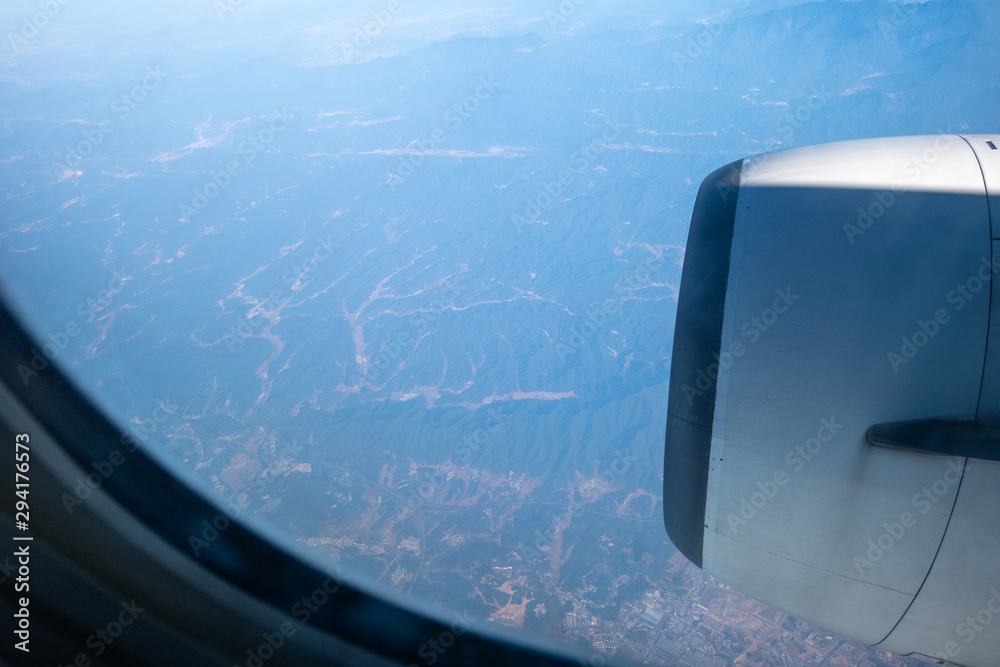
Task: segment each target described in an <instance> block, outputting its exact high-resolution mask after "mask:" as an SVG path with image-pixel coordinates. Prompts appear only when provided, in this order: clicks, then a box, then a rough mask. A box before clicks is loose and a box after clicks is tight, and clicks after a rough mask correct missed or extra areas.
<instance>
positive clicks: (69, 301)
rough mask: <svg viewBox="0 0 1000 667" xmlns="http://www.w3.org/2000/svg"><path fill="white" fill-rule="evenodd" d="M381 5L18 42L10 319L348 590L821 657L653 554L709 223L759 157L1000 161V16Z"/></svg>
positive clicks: (685, 646) (257, 11)
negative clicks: (681, 325)
mask: <svg viewBox="0 0 1000 667" xmlns="http://www.w3.org/2000/svg"><path fill="white" fill-rule="evenodd" d="M220 1H221V0H220ZM391 5H392V3H386V4H384V5H378V4H372V5H371V7H370V8H366V9H363V10H362V9H359V10H358V11H356V12H350V11H347V10H331V9H324V8H322V7H318V6H317V3H306V2H302V3H293V4H291V5H289V6H288V7H287V8H286V9H285V10H283V11H277V10H272V11H265V10H264V9H263V8H262V7H258V6H252V4H251V3H250V2H246V3H245V6H244V5H241V4H240V3H230V5H227V6H229V7H230V9H232V10H233V11H232V12H228V11H227V12H224V13H223V15H222V16H221V18H220V17H219V16H218V15H217V14H216V12H215V11H214V9H213V5H212V4H211V3H207V2H205V3H201V4H200V5H198V7H197V8H195V5H194V4H193V3H192V4H190V5H189V4H187V3H182V4H180V5H178V6H177V8H175V9H169V10H168V9H162V10H156V12H157V13H156V14H151V15H150V17H149V18H148V20H145V19H142V18H141V17H140V16H137V15H136V12H137V11H138V10H130V9H128V8H127V7H126V6H122V5H120V4H118V3H114V4H112V5H111V6H110V7H111V8H107V9H102V10H99V11H97V12H96V13H95V14H94V15H89V14H87V13H86V12H84V11H82V9H81V8H78V7H75V5H67V6H66V7H65V8H64V9H63V10H61V11H62V13H60V14H58V15H56V16H55V17H53V18H52V22H51V26H49V27H47V28H46V29H42V30H40V31H39V34H38V35H37V36H36V37H33V38H31V39H30V40H27V44H26V45H25V46H23V48H22V49H21V50H19V51H18V52H16V53H15V52H14V51H13V49H12V47H11V45H10V43H8V45H7V47H6V48H7V50H6V51H4V53H3V57H2V59H0V64H2V65H3V67H2V69H0V114H2V117H3V119H4V125H3V129H2V141H3V145H4V151H3V153H2V155H0V176H2V178H0V198H2V201H3V204H2V216H3V217H2V226H0V257H2V260H0V275H2V278H3V283H4V286H5V287H6V289H7V290H8V291H9V292H10V294H11V296H12V297H13V299H14V300H15V301H16V302H17V303H18V304H19V305H20V307H21V308H22V310H23V312H24V314H25V315H26V316H27V318H28V319H29V321H30V322H31V325H32V327H33V329H34V331H35V332H36V333H37V335H38V336H39V338H40V340H47V341H49V342H51V343H53V344H54V345H57V346H58V345H60V344H61V343H65V348H64V349H61V350H59V352H58V353H57V354H56V355H55V358H56V360H57V363H59V364H61V365H62V366H64V367H66V368H68V369H71V371H72V372H73V374H74V375H75V376H76V377H78V378H79V382H80V384H81V385H82V386H84V387H86V388H87V389H88V391H90V392H92V393H93V395H94V396H95V397H98V398H99V400H100V401H101V402H102V404H103V405H105V406H107V409H108V410H109V411H110V412H111V413H113V414H114V415H116V416H117V417H119V418H120V419H121V420H122V421H123V422H124V423H129V424H136V423H141V422H142V420H148V419H150V418H151V416H152V415H153V414H154V410H155V409H156V408H157V407H158V406H159V407H161V408H162V409H163V410H165V411H166V413H168V415H169V416H168V417H167V418H166V419H164V420H162V421H159V422H153V423H154V426H152V427H151V428H152V430H153V432H152V433H151V434H149V435H148V442H149V445H150V446H151V447H153V448H155V449H156V450H157V451H160V452H162V453H164V455H165V458H166V460H168V461H170V462H172V465H176V466H177V468H178V469H180V470H183V471H184V473H183V474H184V475H185V476H186V477H187V478H189V479H191V480H196V481H197V483H198V484H201V485H203V486H204V487H205V488H214V489H215V490H216V491H217V492H218V493H219V494H220V495H221V497H222V498H225V499H228V500H234V501H236V502H238V503H240V504H241V505H242V506H244V507H246V508H248V511H249V512H250V513H252V514H255V515H257V516H258V517H261V518H263V519H266V520H267V521H269V522H271V523H273V524H274V525H276V526H278V527H279V528H280V529H281V530H282V531H284V532H285V533H286V534H287V535H288V537H289V539H290V540H296V541H300V542H304V543H306V544H307V545H308V546H310V547H313V548H315V549H316V550H318V551H319V552H320V553H322V554H324V555H329V556H330V557H332V558H335V559H338V560H342V561H345V562H346V564H347V565H349V566H350V567H352V568H354V570H355V571H357V572H363V573H365V574H367V575H371V576H372V577H374V578H379V579H381V580H382V581H384V582H387V583H388V585H391V586H394V587H396V588H398V589H401V590H407V591H411V592H412V593H413V594H414V595H415V596H419V597H420V598H422V599H430V600H432V601H435V602H440V603H442V604H443V605H445V606H446V607H447V608H449V609H453V610H467V611H469V612H470V613H472V614H473V615H475V616H476V617H478V618H489V619H490V620H493V621H495V622H500V623H502V624H507V625H515V626H518V627H522V626H523V627H526V628H528V629H531V630H535V631H539V632H543V633H545V634H548V635H552V636H558V637H561V638H565V639H568V640H569V641H573V642H576V641H577V640H582V641H585V642H590V643H594V642H595V641H596V640H594V637H595V636H598V635H601V633H610V635H609V636H614V637H617V643H618V649H617V651H618V654H619V655H624V656H627V657H633V658H636V659H641V660H644V661H649V662H656V661H663V660H668V659H670V660H680V659H681V657H682V656H688V657H690V656H692V655H694V654H696V653H699V652H701V653H704V652H705V649H704V648H697V646H698V644H692V643H691V641H692V637H693V636H694V635H693V633H695V632H696V631H698V632H700V633H701V634H702V635H703V634H705V633H708V635H709V636H711V637H712V638H713V639H712V640H711V643H712V645H713V646H714V648H712V649H711V651H710V652H712V653H714V656H715V657H717V658H718V659H720V660H723V661H727V660H728V661H731V660H733V659H735V658H736V657H737V656H739V655H741V654H743V653H744V652H745V651H747V650H749V648H750V646H751V644H752V643H753V639H754V638H755V637H754V631H751V630H748V629H747V628H748V627H749V626H747V625H746V619H747V618H748V617H749V616H750V615H753V616H754V617H755V618H763V619H765V620H762V621H760V623H761V624H763V625H762V626H761V627H765V626H766V628H767V630H766V631H767V632H768V633H770V634H768V635H767V636H769V637H772V638H776V639H780V641H776V642H773V643H772V644H766V643H759V644H758V645H756V647H755V648H754V653H753V654H747V655H745V656H744V659H745V660H746V661H747V662H746V664H775V660H776V659H777V658H776V657H775V656H777V655H779V654H780V653H781V652H783V651H790V649H788V646H800V645H801V646H803V647H804V646H805V644H804V643H802V638H804V637H806V636H808V635H809V633H810V632H813V631H814V630H811V629H809V628H806V627H804V626H803V625H802V624H799V623H797V622H796V621H794V620H792V619H787V620H786V618H785V617H784V616H783V615H781V614H779V613H778V612H774V611H773V610H766V609H765V608H763V606H762V605H756V603H752V602H749V601H746V602H744V601H743V600H742V598H741V597H740V596H739V595H738V594H736V593H734V592H731V591H728V590H727V589H725V588H724V587H722V586H721V585H720V584H718V583H717V582H714V581H711V580H708V579H706V578H705V577H704V575H702V574H701V573H700V572H699V571H698V570H696V569H695V568H693V567H692V566H691V565H690V564H687V563H686V561H684V559H683V558H682V557H680V556H679V555H678V554H677V553H676V550H675V549H674V548H673V547H672V546H671V545H670V544H669V542H668V541H667V538H666V534H665V531H664V529H663V525H662V521H661V512H662V505H661V501H660V497H661V495H662V494H661V485H662V470H663V465H664V461H663V437H664V420H665V410H666V399H667V383H666V381H667V377H668V369H669V364H670V352H671V344H672V335H673V320H674V315H675V308H676V295H677V289H678V285H679V282H680V275H681V268H682V263H683V257H684V243H685V239H686V235H687V225H688V222H689V219H690V214H691V207H692V204H693V201H694V197H695V194H696V192H697V188H698V186H699V184H700V183H701V180H702V178H704V176H705V175H707V174H708V173H709V172H711V171H712V170H714V169H715V168H717V167H719V166H721V165H723V164H725V163H727V162H730V161H732V160H735V159H738V158H740V157H744V156H748V155H752V154H754V153H759V152H763V151H767V150H774V149H779V148H784V147H791V146H798V145H804V144H810V143H817V142H823V141H834V140H842V139H854V138H862V137H873V136H884V135H903V134H922V133H937V132H959V131H961V132H967V133H979V132H991V131H995V130H996V122H997V109H998V101H1000V88H998V82H1000V77H998V74H1000V71H998V65H997V63H1000V56H998V49H997V42H998V34H1000V33H998V30H997V28H998V26H1000V10H998V6H997V4H996V3H990V2H962V3H953V2H926V3H911V4H905V5H904V4H898V3H888V2H880V3H866V2H834V1H829V2H764V3H753V4H752V6H750V5H749V4H748V3H746V2H740V1H737V2H733V3H724V2H715V3H710V4H709V5H697V4H695V3H688V4H686V5H684V6H683V7H680V8H676V9H675V8H673V7H672V6H671V5H669V4H668V3H653V2H628V3H626V2H621V3H612V4H610V5H608V6H607V7H604V8H603V9H601V8H599V7H598V6H597V5H596V4H593V5H592V4H590V3H581V4H579V5H575V4H572V3H570V2H568V0H567V2H564V3H563V4H562V5H560V4H559V3H558V2H551V3H541V2H533V3H526V4H523V5H521V6H519V7H516V8H508V7H502V6H499V5H498V6H488V5H484V6H480V7H477V8H476V9H474V10H473V9H467V8H465V7H463V6H462V5H460V4H458V3H451V4H450V5H447V6H446V5H445V4H440V5H436V6H432V5H428V4H423V5H419V6H418V5H413V6H411V5H408V4H406V3H402V4H401V5H400V6H401V7H402V8H401V9H400V10H399V11H398V12H396V13H392V12H390V10H389V9H388V7H390V6H391ZM570 6H572V7H575V8H576V9H575V10H574V11H573V12H566V11H564V8H565V7H570ZM33 8H35V6H34V5H33V4H30V3H29V4H26V5H25V8H24V11H23V12H21V13H17V12H16V11H14V10H11V11H10V12H5V14H7V16H6V17H5V19H4V25H5V26H7V28H8V30H10V31H13V32H15V33H17V31H18V30H20V29H21V27H22V21H21V19H22V17H23V16H26V15H30V12H31V11H32V10H33ZM112 8H113V9H114V11H113V10H112ZM561 8H562V9H561ZM35 9H37V8H35ZM379 11H382V12H383V13H388V14H389V15H390V16H391V19H390V20H388V21H387V22H386V25H385V26H384V27H382V28H380V29H379V30H378V31H377V34H376V35H375V36H374V37H371V38H370V43H368V44H366V45H364V46H361V44H362V42H363V40H361V41H356V39H357V35H358V34H359V33H358V32H357V31H358V28H359V26H360V25H362V24H363V22H365V21H368V22H369V23H370V22H371V21H372V20H375V19H373V18H372V17H373V16H375V15H376V14H374V13H377V12H379ZM383 15H384V14H383ZM15 41H16V40H15ZM8 42H9V40H8ZM345 45H346V50H345ZM351 49H354V51H352V50H351ZM345 54H348V55H345ZM140 98H141V99H140ZM88 146H89V147H90V149H91V150H89V151H88V150H87V149H88ZM83 152H86V153H87V154H86V155H81V154H80V153H83ZM67 327H70V329H67ZM70 330H72V331H77V333H76V334H73V335H71V334H69V333H67V332H68V331H70ZM27 377H28V381H31V379H32V378H31V376H30V375H29V376H27ZM669 464H670V462H669V461H668V462H667V465H669ZM602 476H603V478H602ZM508 567H509V568H510V570H507V569H505V568H508ZM653 591H656V595H657V597H656V599H655V600H653V598H651V597H650V596H651V595H652V593H653ZM651 600H652V601H651ZM697 605H703V607H705V608H707V609H708V612H702V611H698V610H697ZM644 609H653V610H654V611H655V610H656V609H660V610H662V611H664V612H665V613H664V616H663V617H662V619H660V620H658V621H656V622H654V623H651V622H649V621H648V620H647V621H637V620H636V619H637V618H638V616H639V614H640V612H642V610H644ZM727 609H728V611H725V610H727ZM741 609H742V610H743V611H744V612H745V614H744V613H743V612H741V611H739V610H741ZM734 610H735V611H734ZM633 611H634V612H635V613H633ZM567 615H571V616H567ZM590 615H593V616H594V617H595V618H594V619H591V618H590ZM654 616H655V614H654ZM567 618H572V620H571V621H567ZM647 618H650V617H648V616H647ZM580 619H583V620H580ZM705 619H721V620H716V621H715V622H714V624H713V623H710V622H708V621H706V620H705ZM584 621H586V622H584ZM591 621H593V622H591ZM698 628H703V629H702V630H700V631H699V630H698ZM756 632H762V631H760V630H758V631H756ZM595 633H596V634H595ZM699 636H700V635H699ZM816 636H817V637H821V636H825V633H824V632H819V634H818V635H816ZM601 641H603V640H601ZM824 641H825V640H821V639H817V641H816V643H815V644H809V647H807V648H803V649H802V650H804V651H810V652H812V654H814V655H817V656H820V655H827V654H828V655H829V656H830V658H829V663H830V664H845V665H846V664H861V663H859V662H854V663H852V662H851V660H855V659H857V660H860V659H861V658H860V657H859V656H862V655H864V656H867V657H865V658H864V659H870V660H872V661H874V664H903V660H902V659H900V658H895V657H892V658H890V657H886V656H885V655H882V656H881V657H879V656H878V655H877V654H876V652H875V651H874V650H871V649H866V648H862V649H860V652H857V651H858V650H859V649H857V648H851V645H849V644H847V643H842V642H840V640H836V639H832V640H830V641H829V643H824ZM594 645H595V646H596V645H597V644H596V643H594ZM816 647H820V648H816ZM851 651H855V652H857V653H851ZM845 656H847V657H845ZM720 664H722V663H720ZM725 664H732V662H726V663H725Z"/></svg>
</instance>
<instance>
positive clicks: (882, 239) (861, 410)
mask: <svg viewBox="0 0 1000 667" xmlns="http://www.w3.org/2000/svg"><path fill="white" fill-rule="evenodd" d="M998 148H1000V135H992V136H958V135H938V136H921V137H896V138H887V139H872V140H861V141H845V142H838V143H831V144H822V145H817V146H809V147H805V148H797V149H791V150H783V151H777V152H774V153H768V154H764V155H761V156H757V157H754V158H748V159H744V160H739V161H737V162H734V163H732V164H730V165H727V166H725V167H723V168H721V169H719V170H717V171H715V172H714V173H712V174H711V175H709V176H708V178H706V179H705V181H704V183H703V184H702V186H701V189H700V190H699V193H698V198H697V201H696V203H695V207H694V213H693V215H692V221H691V229H690V232H689V236H688V245H687V251H686V254H685V258H684V270H683V276H682V280H681V288H680V295H679V299H678V306H677V320H676V328H675V335H674V346H673V356H672V359H671V372H670V399H669V406H668V416H667V432H666V452H665V460H664V468H665V469H664V490H663V503H664V521H665V524H666V528H667V532H668V534H669V536H670V538H671V540H672V541H673V543H674V544H675V545H676V546H677V548H678V549H679V550H680V551H681V552H682V553H683V554H684V555H685V556H687V558H689V559H690V560H691V561H692V562H693V563H694V564H695V565H697V566H699V567H701V568H702V569H704V570H705V572H707V573H708V574H710V575H712V576H714V577H717V578H718V579H720V580H722V581H724V582H726V583H728V584H730V585H732V586H734V587H735V588H737V589H739V590H741V591H743V592H744V593H746V594H747V595H750V596H752V597H754V598H756V599H758V600H761V601H763V602H765V603H768V604H770V605H773V606H775V607H777V608H779V609H782V610H784V611H786V612H788V613H789V614H792V615H794V616H796V617H798V618H801V619H803V620H806V621H808V622H810V623H815V624H817V625H819V626H822V627H825V628H829V629H830V630H833V631H835V632H838V633H840V634H842V635H845V636H848V637H852V638H855V639H858V640H861V641H863V642H865V643H868V644H873V645H878V646H880V647H883V648H886V649H888V650H892V651H896V652H899V653H904V654H913V655H914V656H916V657H923V658H925V659H929V660H938V661H943V660H947V661H949V662H951V663H953V664H956V665H965V666H968V667H973V666H975V667H980V666H981V667H986V666H987V665H997V664H998V660H1000V283H998V289H993V288H992V285H993V282H994V280H997V279H998V277H1000V247H998V243H1000V150H998ZM991 221H992V225H991Z"/></svg>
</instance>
